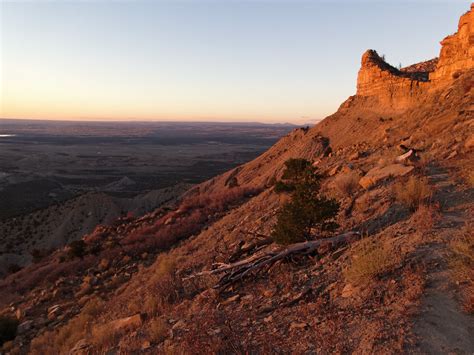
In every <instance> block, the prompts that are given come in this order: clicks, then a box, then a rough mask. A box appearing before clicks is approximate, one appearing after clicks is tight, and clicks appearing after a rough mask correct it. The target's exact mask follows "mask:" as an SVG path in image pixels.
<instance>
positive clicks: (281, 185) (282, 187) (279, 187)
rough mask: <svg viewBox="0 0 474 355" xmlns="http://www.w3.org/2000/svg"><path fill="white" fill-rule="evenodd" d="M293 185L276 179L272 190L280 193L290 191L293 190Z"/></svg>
mask: <svg viewBox="0 0 474 355" xmlns="http://www.w3.org/2000/svg"><path fill="white" fill-rule="evenodd" d="M294 189H295V187H294V186H293V185H292V184H287V183H285V182H283V181H277V182H276V183H275V187H274V191H275V192H276V193H278V194H279V193H282V192H291V191H294Z"/></svg>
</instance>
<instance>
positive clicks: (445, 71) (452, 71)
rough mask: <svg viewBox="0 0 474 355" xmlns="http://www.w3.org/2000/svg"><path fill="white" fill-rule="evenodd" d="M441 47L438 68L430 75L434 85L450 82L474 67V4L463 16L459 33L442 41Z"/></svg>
mask: <svg viewBox="0 0 474 355" xmlns="http://www.w3.org/2000/svg"><path fill="white" fill-rule="evenodd" d="M441 46H442V47H441V53H440V55H439V62H438V66H437V68H436V70H435V71H434V72H433V73H432V74H431V75H430V80H431V81H433V82H434V83H442V82H450V81H451V80H452V79H455V78H456V77H457V76H458V75H459V74H461V73H462V72H463V71H465V70H466V69H472V68H473V67H474V3H473V4H471V10H470V11H468V12H467V13H466V14H464V15H463V16H461V18H460V20H459V25H458V31H457V32H456V33H455V34H453V35H451V36H448V37H446V38H445V39H444V40H442V41H441Z"/></svg>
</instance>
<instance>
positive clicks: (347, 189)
mask: <svg viewBox="0 0 474 355" xmlns="http://www.w3.org/2000/svg"><path fill="white" fill-rule="evenodd" d="M359 179H360V177H359V175H357V174H356V173H355V172H351V173H348V174H342V175H338V176H337V177H336V179H335V180H334V183H335V185H336V188H337V190H338V191H339V192H340V193H341V194H342V195H343V196H351V195H353V194H354V193H355V192H356V191H357V189H358V188H359Z"/></svg>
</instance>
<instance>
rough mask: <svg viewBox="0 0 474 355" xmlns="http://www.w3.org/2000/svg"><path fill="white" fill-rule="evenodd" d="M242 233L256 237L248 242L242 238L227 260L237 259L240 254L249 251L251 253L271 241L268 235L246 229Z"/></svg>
mask: <svg viewBox="0 0 474 355" xmlns="http://www.w3.org/2000/svg"><path fill="white" fill-rule="evenodd" d="M243 233H245V234H251V235H253V236H255V237H257V239H256V240H255V241H253V242H250V243H249V242H244V241H243V240H242V241H241V242H240V243H239V244H237V247H236V248H235V250H234V252H233V253H232V255H231V256H230V257H229V262H233V261H236V260H238V259H239V258H240V257H241V256H242V255H245V254H251V253H252V254H253V253H255V252H257V251H259V250H260V249H262V248H264V247H265V246H267V245H269V244H271V243H272V242H273V239H272V238H271V237H270V236H268V235H264V234H260V233H254V232H246V231H244V232H243Z"/></svg>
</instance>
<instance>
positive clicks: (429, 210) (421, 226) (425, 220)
mask: <svg viewBox="0 0 474 355" xmlns="http://www.w3.org/2000/svg"><path fill="white" fill-rule="evenodd" d="M439 220H440V214H439V207H438V206H435V205H426V204H421V205H420V206H418V209H417V210H416V212H415V213H414V214H413V216H412V221H413V223H414V225H415V227H416V229H417V230H418V231H419V232H422V233H427V232H429V231H430V230H432V229H433V227H434V226H435V224H436V223H437V222H438V221H439Z"/></svg>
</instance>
